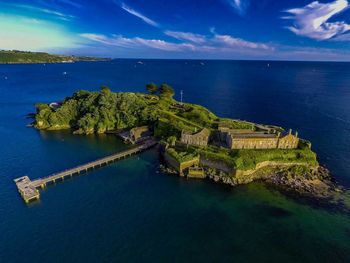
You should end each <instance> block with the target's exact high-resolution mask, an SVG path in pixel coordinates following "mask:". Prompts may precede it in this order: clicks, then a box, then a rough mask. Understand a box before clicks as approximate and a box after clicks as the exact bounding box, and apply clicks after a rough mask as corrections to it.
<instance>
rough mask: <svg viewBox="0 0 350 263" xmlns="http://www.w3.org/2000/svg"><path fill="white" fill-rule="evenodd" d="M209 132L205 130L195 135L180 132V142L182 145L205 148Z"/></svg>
mask: <svg viewBox="0 0 350 263" xmlns="http://www.w3.org/2000/svg"><path fill="white" fill-rule="evenodd" d="M209 135H210V132H209V131H208V130H206V129H203V130H202V131H200V132H198V133H196V134H187V133H185V132H182V134H181V142H182V143H184V144H191V145H198V146H207V145H208V141H209Z"/></svg>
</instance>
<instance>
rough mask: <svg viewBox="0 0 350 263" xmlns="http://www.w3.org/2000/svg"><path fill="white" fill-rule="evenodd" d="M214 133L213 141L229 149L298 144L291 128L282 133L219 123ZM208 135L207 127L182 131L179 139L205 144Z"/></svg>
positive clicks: (291, 147)
mask: <svg viewBox="0 0 350 263" xmlns="http://www.w3.org/2000/svg"><path fill="white" fill-rule="evenodd" d="M215 133H216V136H215V139H213V140H214V141H215V140H216V142H215V143H216V144H220V145H221V146H224V147H226V148H229V149H296V148H298V145H299V138H298V132H295V134H292V130H289V133H287V134H282V133H281V132H279V131H277V130H275V129H270V128H266V127H259V128H258V129H256V127H254V126H252V129H232V128H230V127H227V126H225V124H219V125H218V130H217V131H216V132H215ZM210 137H211V132H210V131H209V130H208V129H202V130H201V131H199V132H194V133H189V132H186V131H182V133H181V140H180V141H181V143H183V144H188V145H197V146H207V145H208V144H209V140H210ZM212 137H213V136H212Z"/></svg>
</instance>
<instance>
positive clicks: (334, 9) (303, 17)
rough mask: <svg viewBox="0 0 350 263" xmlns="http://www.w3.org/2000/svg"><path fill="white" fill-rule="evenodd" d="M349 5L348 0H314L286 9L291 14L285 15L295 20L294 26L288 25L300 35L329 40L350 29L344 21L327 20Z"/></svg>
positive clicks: (286, 17)
mask: <svg viewBox="0 0 350 263" xmlns="http://www.w3.org/2000/svg"><path fill="white" fill-rule="evenodd" d="M348 7H349V3H348V1H347V0H336V1H334V2H330V3H320V2H318V1H314V2H312V3H310V4H308V5H306V6H304V7H302V8H293V9H289V10H286V11H285V12H287V13H288V14H290V16H285V17H283V18H284V19H291V20H293V21H294V26H290V27H287V28H288V29H289V30H290V31H292V32H293V33H295V34H296V35H299V36H305V37H308V38H311V39H315V40H327V39H330V38H333V37H336V36H338V35H341V34H343V33H345V32H347V31H348V30H350V25H349V24H347V23H345V22H344V21H338V22H327V21H328V20H329V19H330V18H332V17H333V16H334V15H336V14H339V13H340V12H342V11H344V10H346V9H347V8H348Z"/></svg>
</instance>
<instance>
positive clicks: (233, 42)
mask: <svg viewBox="0 0 350 263" xmlns="http://www.w3.org/2000/svg"><path fill="white" fill-rule="evenodd" d="M169 32H171V33H170V34H169ZM166 34H167V35H172V36H176V38H177V39H180V40H184V42H182V43H174V42H169V41H164V40H161V39H145V38H140V37H133V38H126V37H123V36H120V35H112V36H106V35H102V34H92V33H84V34H80V36H81V37H83V38H85V39H89V40H91V41H95V42H99V43H101V44H104V45H110V46H116V47H122V48H129V49H140V48H152V49H158V50H163V51H176V52H187V51H196V52H203V53H208V52H211V53H213V52H220V53H230V52H233V53H235V52H245V51H249V52H251V51H254V52H255V51H256V52H258V51H273V49H274V48H273V47H270V46H268V45H266V44H263V43H256V42H251V41H246V40H243V39H240V38H235V37H232V36H229V35H219V34H215V35H213V36H212V37H206V36H204V35H199V34H193V33H188V32H187V33H184V32H172V31H166Z"/></svg>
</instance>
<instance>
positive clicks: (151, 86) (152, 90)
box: [146, 82, 158, 94]
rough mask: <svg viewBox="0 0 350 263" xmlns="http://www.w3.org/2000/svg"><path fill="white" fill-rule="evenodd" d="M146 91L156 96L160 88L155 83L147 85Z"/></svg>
mask: <svg viewBox="0 0 350 263" xmlns="http://www.w3.org/2000/svg"><path fill="white" fill-rule="evenodd" d="M146 89H147V91H148V92H149V93H151V94H155V93H156V92H157V91H158V87H157V85H156V84H155V83H153V82H151V83H148V84H147V85H146Z"/></svg>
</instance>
